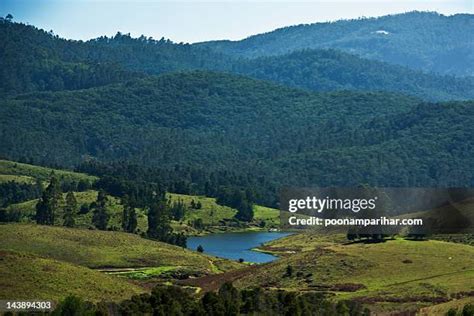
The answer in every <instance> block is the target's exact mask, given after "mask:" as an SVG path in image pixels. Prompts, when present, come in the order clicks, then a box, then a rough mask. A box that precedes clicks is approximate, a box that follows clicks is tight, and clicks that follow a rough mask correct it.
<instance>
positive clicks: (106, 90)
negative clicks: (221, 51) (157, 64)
mask: <svg viewBox="0 0 474 316" xmlns="http://www.w3.org/2000/svg"><path fill="white" fill-rule="evenodd" d="M473 111H474V103H473V102H472V101H470V102H464V103H463V102H457V103H456V102H454V103H444V104H430V103H421V102H420V101H419V100H418V99H416V98H412V97H406V96H403V95H399V94H388V93H370V92H366V93H363V92H359V93H356V92H332V93H323V94H316V93H310V92H305V91H302V90H296V89H291V88H287V87H284V86H278V85H274V84H271V83H266V82H262V81H258V80H253V79H248V78H245V77H240V76H235V75H226V74H218V73H209V72H199V71H198V72H191V73H176V74H166V75H161V76H159V77H149V78H145V79H135V80H131V81H128V82H126V83H122V84H116V85H110V86H106V87H100V88H93V89H88V90H81V91H69V92H43V93H33V94H28V95H21V96H17V97H15V98H10V99H7V100H3V101H2V102H1V103H0V126H1V128H0V142H1V143H2V146H1V148H0V155H2V156H4V157H7V158H9V159H15V160H18V159H20V158H22V157H26V158H32V160H33V162H36V163H40V164H52V163H56V164H58V165H63V166H73V165H77V164H79V163H80V162H81V161H83V160H84V159H86V158H88V157H94V158H97V159H100V160H102V161H120V160H125V161H128V162H134V163H137V164H141V165H146V166H149V167H157V168H162V169H167V170H180V169H182V168H188V170H191V171H189V172H190V173H189V174H188V178H186V177H183V179H186V180H188V179H189V181H190V182H193V181H201V182H202V183H204V182H206V177H208V176H209V174H210V173H211V172H215V171H221V172H228V173H229V174H230V173H237V174H240V177H249V178H253V179H258V178H262V179H263V178H264V179H265V181H267V182H270V183H271V184H272V185H271V186H269V187H277V186H280V185H285V184H286V185H321V186H327V185H340V186H342V185H347V186H349V185H358V184H360V183H370V184H374V185H385V186H415V185H424V186H431V185H436V186H447V185H450V186H469V185H470V186H472V185H474V173H473V170H474V165H473V161H472V156H473V154H474V145H473V143H472V135H474V130H473V129H474V128H473V126H474V121H473V118H474V112H473ZM176 168H178V169H176ZM192 170H200V172H202V171H203V170H204V171H205V172H204V175H202V174H201V175H200V176H199V177H203V178H204V180H196V179H197V176H194V177H193V175H192ZM177 172H178V171H177ZM206 174H207V175H206ZM193 179H194V180H193ZM241 179H242V178H241ZM241 181H243V180H241ZM261 181H264V180H261ZM243 182H245V181H243ZM248 182H251V181H250V180H249V181H248ZM267 193H268V192H267ZM272 193H273V195H272V196H276V195H275V194H274V192H272ZM268 195H270V194H268ZM268 195H267V196H268Z"/></svg>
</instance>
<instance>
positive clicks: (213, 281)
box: [176, 265, 265, 292]
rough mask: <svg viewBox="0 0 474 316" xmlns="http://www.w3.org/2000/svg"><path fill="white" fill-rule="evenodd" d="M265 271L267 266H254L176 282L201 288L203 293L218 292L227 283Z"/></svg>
mask: <svg viewBox="0 0 474 316" xmlns="http://www.w3.org/2000/svg"><path fill="white" fill-rule="evenodd" d="M262 268H263V269H264V268H265V265H252V266H249V267H245V268H242V269H238V270H233V271H229V272H224V273H219V274H213V275H207V276H204V277H201V278H191V279H186V280H180V281H176V284H178V285H186V286H194V287H199V288H201V290H202V292H209V291H216V290H218V289H219V288H220V287H221V286H222V284H224V283H225V282H234V281H235V280H238V279H240V278H242V277H244V276H247V275H249V274H252V273H255V272H256V271H257V270H258V269H262Z"/></svg>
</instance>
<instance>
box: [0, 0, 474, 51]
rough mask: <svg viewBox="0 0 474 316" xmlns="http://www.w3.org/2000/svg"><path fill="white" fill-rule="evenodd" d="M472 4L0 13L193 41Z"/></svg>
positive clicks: (48, 25)
mask: <svg viewBox="0 0 474 316" xmlns="http://www.w3.org/2000/svg"><path fill="white" fill-rule="evenodd" d="M473 5H474V0H418V1H413V0H371V1H360V0H332V1H329V0H328V1H318V0H305V1H298V2H295V1H283V0H276V1H275V0H274V1H262V0H253V1H252V0H245V1H242V0H238V1H237V0H220V1H199V0H185V1H171V0H168V1H161V0H128V1H123V0H122V1H117V0H99V1H97V0H96V1H93V0H0V16H5V15H6V14H7V13H11V14H12V15H13V16H14V20H16V21H21V22H27V23H29V24H33V25H35V26H38V27H40V28H44V29H45V30H48V31H49V30H53V31H54V33H55V34H58V35H59V36H61V37H66V38H72V39H84V40H85V39H90V38H94V37H98V36H101V35H114V34H115V33H116V32H117V31H121V32H123V33H131V34H132V36H139V35H141V34H144V35H146V36H152V37H154V38H157V39H159V38H161V37H163V36H164V37H166V38H169V39H171V40H173V41H175V42H181V41H182V42H199V41H206V40H215V39H233V40H235V39H242V38H245V37H247V36H249V35H253V34H257V33H263V32H268V31H271V30H273V29H275V28H278V27H282V26H288V25H294V24H301V23H314V22H324V21H333V20H338V19H347V18H358V17H361V16H366V17H369V16H380V15H385V14H390V13H401V12H407V11H413V10H419V11H437V12H439V13H443V14H445V15H451V14H455V13H473Z"/></svg>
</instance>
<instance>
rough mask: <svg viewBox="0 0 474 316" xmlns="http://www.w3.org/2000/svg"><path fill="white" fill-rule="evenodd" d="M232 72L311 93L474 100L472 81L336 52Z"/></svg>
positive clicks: (274, 59) (255, 62) (272, 60)
mask: <svg viewBox="0 0 474 316" xmlns="http://www.w3.org/2000/svg"><path fill="white" fill-rule="evenodd" d="M234 69H239V72H240V73H242V74H245V75H247V76H250V77H253V78H257V79H264V80H270V81H274V82H277V83H281V84H284V85H286V86H290V87H298V88H304V89H308V90H311V91H336V90H356V91H357V90H359V91H391V92H400V93H405V94H409V95H414V96H417V97H420V98H422V99H424V100H430V101H440V100H441V101H442V100H463V99H472V98H474V78H465V79H460V78H458V79H455V78H454V77H450V76H435V75H432V74H424V73H422V72H418V71H413V70H410V69H408V68H405V67H401V66H396V65H390V64H387V63H383V62H378V61H372V60H367V59H362V58H359V57H357V56H355V55H350V54H347V53H342V52H340V51H337V50H321V49H319V50H310V49H306V50H303V51H297V52H292V53H289V54H286V55H281V56H271V57H260V58H255V59H252V60H249V61H246V62H241V63H240V67H239V68H234ZM234 72H235V70H234Z"/></svg>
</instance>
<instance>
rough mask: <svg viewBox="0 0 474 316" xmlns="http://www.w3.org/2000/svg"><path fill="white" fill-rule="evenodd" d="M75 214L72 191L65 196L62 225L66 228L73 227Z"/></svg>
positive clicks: (74, 199) (75, 208) (75, 207)
mask: <svg viewBox="0 0 474 316" xmlns="http://www.w3.org/2000/svg"><path fill="white" fill-rule="evenodd" d="M76 212H77V200H76V197H75V196H74V193H73V192H72V191H69V192H68V193H67V195H66V207H65V208H64V223H63V225H64V226H66V227H74V226H75V225H76V221H75V217H76Z"/></svg>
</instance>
